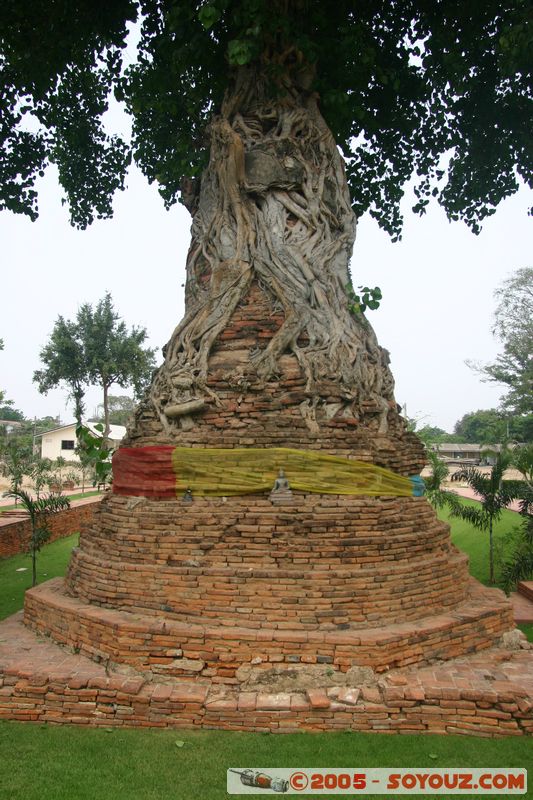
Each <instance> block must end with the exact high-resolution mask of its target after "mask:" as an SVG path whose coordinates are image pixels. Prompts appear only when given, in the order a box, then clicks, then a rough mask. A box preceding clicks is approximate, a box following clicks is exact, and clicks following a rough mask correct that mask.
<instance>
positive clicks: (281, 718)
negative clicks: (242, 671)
mask: <svg viewBox="0 0 533 800" xmlns="http://www.w3.org/2000/svg"><path fill="white" fill-rule="evenodd" d="M525 648H527V643H526V644H524V643H522V648H521V649H512V650H506V649H501V648H492V649H491V650H486V651H484V652H483V653H481V654H479V655H473V656H469V657H466V658H462V659H457V660H455V661H452V662H447V663H445V664H440V665H439V664H437V665H432V666H430V667H411V668H408V669H404V670H393V671H391V672H389V673H387V674H386V675H384V676H380V678H379V679H378V680H377V681H376V680H374V681H370V682H369V681H367V680H365V681H363V682H361V681H359V682H356V683H355V685H352V684H351V683H350V682H349V681H347V682H346V684H345V685H337V686H332V685H331V682H330V683H329V684H327V683H325V685H324V686H321V687H320V688H315V689H307V690H305V689H303V690H302V689H300V690H299V691H287V690H285V691H277V690H275V689H274V687H269V686H268V685H267V686H264V687H261V688H255V689H250V688H244V687H241V686H233V687H221V686H220V685H216V684H215V685H214V684H212V683H210V682H209V681H207V680H205V681H204V682H196V683H193V682H191V681H187V680H174V681H172V682H170V683H169V682H168V679H167V680H166V681H165V682H164V683H163V682H161V681H158V680H157V679H155V680H154V679H151V680H148V679H147V676H145V675H140V674H136V673H132V674H127V673H125V671H124V670H121V669H120V668H113V667H111V669H109V665H108V666H107V667H106V665H104V664H101V663H100V664H98V663H95V662H94V661H92V660H90V659H89V658H87V657H86V656H84V655H82V654H79V653H78V654H74V653H68V652H66V651H65V649H64V648H62V647H59V646H58V645H57V644H55V643H54V642H52V641H51V640H50V639H48V640H43V639H42V638H41V637H38V636H36V635H35V633H33V632H32V631H30V630H29V629H28V628H26V627H25V626H24V625H23V624H22V621H21V615H20V614H15V615H13V616H12V617H9V618H8V619H6V620H3V621H1V622H0V720H1V719H13V720H20V721H32V722H41V723H47V722H49V723H54V724H57V723H62V724H69V723H70V724H72V723H75V724H77V725H80V724H81V725H85V726H95V727H97V726H104V727H106V728H108V727H111V726H112V727H117V728H120V727H128V726H136V727H138V726H157V727H159V728H160V727H167V728H179V729H184V728H185V729H187V728H191V729H192V728H194V729H196V730H197V729H198V728H201V727H205V728H209V729H212V728H221V729H226V730H240V731H243V730H245V731H263V732H271V733H288V732H295V731H298V730H310V731H327V730H337V731H341V730H354V731H366V732H370V731H375V732H381V733H383V732H387V733H417V734H418V733H451V734H464V735H468V736H476V735H477V736H483V737H487V736H490V737H499V736H505V735H513V736H523V735H531V734H533V715H532V709H533V652H532V651H531V650H530V649H525Z"/></svg>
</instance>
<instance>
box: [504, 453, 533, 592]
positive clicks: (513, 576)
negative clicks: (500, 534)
mask: <svg viewBox="0 0 533 800" xmlns="http://www.w3.org/2000/svg"><path fill="white" fill-rule="evenodd" d="M512 463H513V466H515V467H516V469H518V470H519V471H520V472H521V473H522V476H523V480H522V481H520V482H517V483H518V486H517V490H518V491H517V493H518V496H519V498H520V515H521V516H522V518H523V520H522V525H521V526H520V528H519V529H518V531H517V534H518V535H517V537H516V538H515V541H514V547H513V549H512V551H511V552H510V553H509V554H508V556H507V558H506V559H505V560H504V562H503V565H502V583H503V588H504V590H505V591H506V592H507V593H509V592H510V591H511V589H512V588H513V587H514V586H515V585H516V583H517V582H518V581H522V580H527V579H528V578H531V577H533V445H531V444H530V445H527V447H520V448H517V449H516V450H515V451H514V453H513V459H512Z"/></svg>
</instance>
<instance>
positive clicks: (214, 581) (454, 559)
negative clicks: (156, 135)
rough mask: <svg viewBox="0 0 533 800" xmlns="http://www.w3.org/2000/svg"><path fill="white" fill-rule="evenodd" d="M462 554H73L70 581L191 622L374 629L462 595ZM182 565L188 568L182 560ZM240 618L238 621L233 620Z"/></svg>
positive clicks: (102, 598)
mask: <svg viewBox="0 0 533 800" xmlns="http://www.w3.org/2000/svg"><path fill="white" fill-rule="evenodd" d="M467 563H468V561H467V557H466V556H465V555H464V554H463V553H460V552H458V551H455V550H452V551H451V552H449V553H446V552H442V551H438V552H436V553H430V554H428V556H426V558H424V559H419V560H418V561H417V568H416V572H415V571H413V566H412V563H411V562H410V561H409V560H408V559H404V560H403V561H401V562H398V561H391V562H385V561H384V562H383V563H382V564H381V565H380V568H379V573H377V571H376V567H375V565H374V566H373V567H367V566H366V565H364V566H363V565H360V564H359V565H358V564H355V565H349V568H346V567H345V566H344V565H343V566H339V567H337V566H335V565H332V566H330V565H329V564H328V563H326V564H324V565H323V566H322V567H320V566H318V565H317V566H315V567H313V568H311V567H309V566H306V568H304V569H302V568H301V567H296V566H292V568H289V569H287V568H286V567H282V566H277V565H270V564H269V565H265V567H263V568H260V567H257V566H256V567H255V568H254V567H252V566H251V565H250V566H248V567H247V568H246V567H245V566H244V565H241V566H240V567H239V568H237V567H235V568H234V569H231V568H229V567H227V566H220V567H213V566H211V565H203V564H202V563H201V561H197V560H194V559H192V560H189V561H188V562H184V561H180V562H179V566H178V565H176V566H168V565H161V564H145V565H139V564H128V563H124V562H113V561H109V560H106V559H102V558H99V557H96V556H94V555H90V554H89V553H87V552H84V551H82V550H76V551H75V552H74V553H73V557H72V561H71V566H70V569H69V574H68V578H67V585H68V587H69V589H70V590H71V591H72V593H73V594H76V595H77V596H79V597H80V598H82V599H84V600H85V601H87V602H89V603H95V604H98V605H102V606H106V607H110V608H115V609H117V608H119V609H120V608H123V609H125V610H127V611H131V612H135V611H138V612H139V613H140V614H147V615H149V614H152V615H160V614H161V611H164V613H165V616H166V617H168V618H169V619H174V620H176V619H178V620H182V621H193V622H194V621H195V620H196V619H197V618H198V617H199V616H206V617H213V618H214V620H213V621H215V620H218V621H219V622H221V623H222V624H228V625H232V624H233V625H235V624H237V625H240V626H241V627H255V626H257V624H260V625H266V626H267V627H268V626H269V625H272V626H273V627H276V625H273V623H284V624H285V627H293V628H300V629H314V628H316V626H317V625H320V626H323V625H324V626H325V625H327V624H328V623H329V627H330V628H334V627H336V626H337V625H338V624H344V623H347V622H351V621H354V622H355V621H357V622H358V623H361V624H369V625H370V626H371V627H378V626H380V625H382V624H383V622H384V620H386V621H387V622H388V623H390V622H398V621H404V620H407V619H410V620H414V619H418V618H419V617H422V616H426V615H427V614H429V613H431V611H432V610H434V611H435V612H438V611H440V610H442V609H445V608H448V607H450V606H455V605H456V604H457V603H459V602H462V601H464V599H465V597H466V592H467V587H468V566H467ZM184 564H186V566H185V565H184ZM237 620H242V622H240V621H237Z"/></svg>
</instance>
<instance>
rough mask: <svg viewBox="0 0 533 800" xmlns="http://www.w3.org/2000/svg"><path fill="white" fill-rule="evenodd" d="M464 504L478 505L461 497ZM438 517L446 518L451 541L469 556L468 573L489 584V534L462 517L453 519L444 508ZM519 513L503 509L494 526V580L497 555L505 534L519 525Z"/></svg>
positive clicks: (499, 552) (497, 570) (497, 561)
mask: <svg viewBox="0 0 533 800" xmlns="http://www.w3.org/2000/svg"><path fill="white" fill-rule="evenodd" d="M463 503H464V504H465V505H470V506H479V503H476V501H475V500H465V499H463ZM438 515H439V518H440V519H443V520H446V521H447V522H449V523H450V525H451V526H452V541H453V543H454V544H455V545H457V547H458V548H459V549H460V550H463V551H464V552H465V553H467V555H468V556H469V558H470V574H471V575H473V576H474V577H475V578H477V579H478V581H481V583H484V584H485V585H486V586H490V584H489V534H488V533H486V532H485V531H478V530H476V529H475V528H473V527H472V525H470V523H468V522H466V521H465V520H462V519H453V518H452V517H450V516H449V514H448V512H447V511H446V510H441V511H439V514H438ZM520 521H521V519H520V515H519V514H517V513H516V512H515V511H503V512H502V516H501V519H500V520H499V521H498V522H496V524H495V526H494V555H495V559H494V563H495V566H496V580H498V576H499V560H498V555H499V554H501V550H502V547H503V545H504V540H505V536H506V534H508V533H509V532H510V531H512V529H513V528H516V527H517V526H518V525H520Z"/></svg>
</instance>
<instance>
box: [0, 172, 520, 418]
mask: <svg viewBox="0 0 533 800" xmlns="http://www.w3.org/2000/svg"><path fill="white" fill-rule="evenodd" d="M60 196H61V193H60V190H59V188H58V187H57V182H56V180H55V175H54V172H53V170H51V169H50V170H48V173H47V176H46V177H45V178H44V179H43V180H42V181H41V183H40V209H41V214H40V217H39V220H38V221H37V222H34V223H32V222H30V221H29V220H27V219H26V218H24V217H21V216H15V215H13V214H11V213H10V212H3V213H1V214H0V262H1V282H0V287H1V289H0V291H1V297H2V303H1V312H0V338H3V339H4V345H5V349H4V351H3V352H2V351H0V388H2V389H3V390H5V392H6V395H7V397H8V398H10V399H12V400H13V401H14V403H15V405H16V406H17V407H18V408H20V409H21V410H22V411H23V412H24V414H25V415H26V416H28V417H33V416H37V417H41V416H44V415H46V414H50V415H53V416H56V415H60V416H61V420H62V421H64V422H68V421H71V420H72V404H71V403H70V402H69V401H68V400H67V392H66V391H61V390H57V391H52V392H50V393H49V394H48V395H47V396H43V395H40V394H39V392H38V391H37V387H36V385H35V384H34V383H33V382H32V376H33V372H34V370H35V369H38V368H39V366H40V362H39V351H40V349H41V347H42V346H43V345H44V343H45V342H46V340H47V337H48V336H49V334H50V333H51V331H52V328H53V325H54V321H55V320H56V318H57V317H58V315H60V314H61V315H63V316H64V317H66V318H73V317H74V316H75V314H76V310H77V308H78V306H79V305H80V304H81V303H84V302H89V303H93V304H94V303H96V302H97V301H98V300H99V299H100V298H101V297H102V296H103V295H104V293H105V291H106V290H109V291H110V292H111V294H112V296H113V299H114V302H115V306H116V308H117V310H118V311H119V313H120V315H121V316H122V317H123V318H124V320H125V321H126V323H127V324H128V326H131V325H133V324H135V325H143V326H145V327H146V328H147V330H148V333H149V343H150V345H151V346H153V347H157V348H159V350H158V361H159V360H160V358H161V351H160V348H161V346H162V345H163V344H164V343H165V342H166V341H167V339H168V338H169V337H170V334H171V332H172V330H173V328H174V327H175V325H176V324H177V322H178V321H179V320H180V318H181V316H182V314H183V288H182V284H183V283H184V280H185V274H184V268H185V258H186V253H187V247H188V239H189V227H190V217H189V215H188V212H187V211H186V210H185V209H184V208H183V207H182V206H176V207H174V208H173V209H171V210H170V211H168V212H167V211H165V209H164V207H163V203H162V201H161V200H160V198H159V196H158V194H157V190H156V188H155V187H154V186H148V184H147V182H146V181H145V180H144V178H143V177H142V176H141V175H140V173H138V172H136V171H135V170H133V171H132V172H131V173H130V178H129V181H128V190H127V191H126V192H123V193H119V194H118V195H117V197H116V200H115V216H114V218H113V219H112V220H107V221H100V222H96V223H94V224H93V225H92V227H90V228H89V229H88V230H86V231H77V230H75V229H73V228H71V227H70V225H69V223H68V214H67V210H66V208H65V207H63V206H62V205H61V202H60ZM530 204H531V195H530V193H529V192H527V191H526V190H525V189H524V190H523V191H521V192H520V193H519V194H518V195H516V196H515V197H513V198H511V199H509V200H507V201H506V202H505V203H503V204H502V205H501V207H500V208H499V210H498V212H497V214H496V215H495V216H493V217H492V218H490V219H489V220H488V221H487V222H486V223H485V226H484V229H483V232H482V233H481V234H480V235H479V236H474V235H473V234H472V233H470V231H469V230H468V229H467V228H466V226H465V225H464V224H462V223H448V221H447V220H446V217H445V215H444V212H442V211H441V210H440V209H439V208H438V207H437V206H435V207H433V208H432V209H430V211H429V213H428V214H427V215H426V216H425V217H423V218H419V217H417V216H415V215H413V214H412V213H411V212H410V211H409V207H410V205H412V203H410V202H408V201H407V202H406V221H405V228H404V235H403V240H402V241H401V242H400V243H396V244H392V243H391V242H390V240H389V238H388V236H387V234H385V233H383V232H382V231H380V230H379V228H378V227H377V225H376V224H375V223H374V222H373V221H372V220H371V219H370V218H369V217H364V218H363V219H362V220H360V222H359V225H358V234H357V240H356V246H355V250H354V255H353V259H352V275H353V277H354V283H356V284H363V283H365V284H369V285H371V286H374V285H379V286H380V287H381V289H382V291H383V295H384V299H383V302H382V305H381V308H380V309H379V310H378V311H377V312H369V314H368V316H369V319H370V321H371V323H372V325H373V326H374V327H375V329H376V332H377V334H378V339H379V341H380V344H381V345H382V346H383V347H386V348H387V349H388V350H389V351H390V353H391V361H392V370H393V373H394V376H395V379H396V399H397V401H398V402H399V403H400V404H402V405H403V404H406V406H407V413H408V415H409V416H411V417H417V418H419V419H421V424H425V423H427V424H435V425H439V426H441V427H443V428H445V429H447V430H451V429H452V427H453V424H454V423H455V422H456V420H457V419H459V418H460V417H461V416H462V415H463V414H465V413H466V412H469V411H474V410H476V409H479V408H491V407H495V406H497V404H498V400H499V397H500V395H501V391H502V390H501V387H500V388H498V387H495V386H494V385H490V384H485V383H482V382H481V381H480V379H479V377H478V376H477V375H476V374H474V373H473V372H472V371H471V370H470V369H469V368H468V367H467V366H466V365H465V363H464V362H465V359H468V358H470V359H476V360H480V361H487V360H490V359H492V358H494V356H495V355H496V353H497V351H498V343H497V342H496V341H495V340H494V339H493V337H492V335H491V333H490V328H491V320H492V314H493V311H494V299H493V292H494V289H495V288H496V287H497V286H498V285H499V284H501V282H502V280H504V279H505V278H506V277H508V276H509V275H510V274H511V273H512V272H514V271H515V270H516V269H518V268H520V267H525V266H531V264H532V261H531V258H530V256H529V253H530V250H531V218H528V217H527V208H528V206H529V205H530ZM113 393H116V394H120V393H123V392H122V390H120V389H117V390H116V391H114V392H113ZM100 400H101V398H100V393H99V391H98V390H97V389H94V390H90V391H89V392H88V393H87V410H88V412H89V413H92V412H93V410H94V409H95V407H96V405H97V404H98V403H99V402H100Z"/></svg>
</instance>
